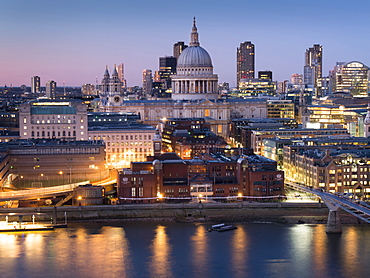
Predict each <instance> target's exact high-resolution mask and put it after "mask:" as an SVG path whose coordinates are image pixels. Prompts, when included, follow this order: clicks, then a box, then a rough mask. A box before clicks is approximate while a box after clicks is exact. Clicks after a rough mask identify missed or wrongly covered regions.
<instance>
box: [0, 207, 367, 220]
mask: <svg viewBox="0 0 370 278" xmlns="http://www.w3.org/2000/svg"><path fill="white" fill-rule="evenodd" d="M10 212H17V213H21V214H22V213H24V214H29V213H41V214H39V215H36V220H37V221H55V219H56V220H57V222H58V223H60V222H63V221H64V219H65V215H67V218H68V221H69V222H85V221H89V222H103V221H124V220H140V221H154V220H155V221H162V220H170V221H179V222H217V221H228V222H240V221H243V222H255V221H268V222H278V223H288V224H295V223H326V221H327V217H328V213H329V211H328V209H327V207H326V206H325V205H324V204H322V203H285V202H281V203H249V202H239V203H201V204H200V203H190V204H187V203H184V204H165V203H158V204H130V205H105V206H66V207H37V208H17V209H10V208H9V209H5V208H4V209H1V210H0V213H3V214H6V213H10ZM1 217H2V218H4V217H5V216H1ZM31 217H32V216H30V215H25V216H24V217H23V221H32V219H31ZM13 218H14V219H12V217H10V216H9V221H17V219H16V218H15V217H13ZM28 218H29V219H28ZM341 219H342V223H351V224H356V223H360V222H359V221H358V220H357V218H356V217H354V216H352V215H350V214H348V213H346V212H344V211H341ZM0 220H3V219H0Z"/></svg>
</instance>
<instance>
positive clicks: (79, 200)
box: [77, 196, 82, 206]
mask: <svg viewBox="0 0 370 278" xmlns="http://www.w3.org/2000/svg"><path fill="white" fill-rule="evenodd" d="M77 200H78V205H79V206H81V200H82V196H78V197H77Z"/></svg>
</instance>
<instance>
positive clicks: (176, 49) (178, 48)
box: [173, 42, 188, 59]
mask: <svg viewBox="0 0 370 278" xmlns="http://www.w3.org/2000/svg"><path fill="white" fill-rule="evenodd" d="M187 47H188V46H187V45H186V44H185V43H184V42H177V43H175V44H174V45H173V57H176V59H177V58H179V56H180V54H181V52H182V51H183V50H184V49H185V48H187Z"/></svg>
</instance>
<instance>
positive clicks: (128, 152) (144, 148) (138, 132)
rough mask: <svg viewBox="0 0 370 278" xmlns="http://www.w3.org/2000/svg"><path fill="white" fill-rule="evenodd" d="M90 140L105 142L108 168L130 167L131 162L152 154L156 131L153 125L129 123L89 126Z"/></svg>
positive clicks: (142, 159)
mask: <svg viewBox="0 0 370 278" xmlns="http://www.w3.org/2000/svg"><path fill="white" fill-rule="evenodd" d="M88 134H89V135H88V139H89V140H93V141H95V140H101V141H103V142H105V147H106V162H107V166H108V168H114V169H117V168H123V167H129V166H130V163H131V162H136V161H145V160H146V157H147V156H152V155H153V154H154V153H153V151H154V150H153V139H154V135H155V134H156V131H155V129H154V128H153V127H151V126H146V125H142V124H127V125H121V126H120V125H113V126H109V125H106V126H95V127H89V132H88Z"/></svg>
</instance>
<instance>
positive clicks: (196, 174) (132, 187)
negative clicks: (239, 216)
mask: <svg viewBox="0 0 370 278" xmlns="http://www.w3.org/2000/svg"><path fill="white" fill-rule="evenodd" d="M235 153H238V154H235ZM117 188H118V196H119V198H120V200H121V202H123V203H125V202H127V203H132V202H139V203H150V202H157V201H160V200H161V199H162V198H165V199H167V200H169V201H177V202H184V201H185V202H189V201H190V200H194V199H196V200H198V201H201V200H202V199H203V198H214V199H221V200H222V198H228V197H240V198H242V197H243V196H244V197H247V196H248V197H249V196H254V197H267V196H275V197H276V198H278V196H279V195H281V194H283V192H284V189H283V188H284V173H283V172H282V171H277V170H276V162H274V161H272V160H270V159H267V158H264V157H261V156H256V155H254V154H253V153H251V152H249V151H241V150H233V149H231V150H224V151H223V155H221V154H220V153H219V154H212V153H210V154H204V155H202V156H201V157H196V158H194V159H190V160H183V159H181V158H180V157H178V156H177V155H176V154H174V153H165V154H162V155H161V156H159V157H157V158H156V159H155V160H154V161H152V162H150V161H148V162H141V163H132V164H131V167H130V168H129V169H122V171H121V172H120V173H119V178H118V183H117ZM223 200H225V199H223ZM234 200H235V199H234Z"/></svg>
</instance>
